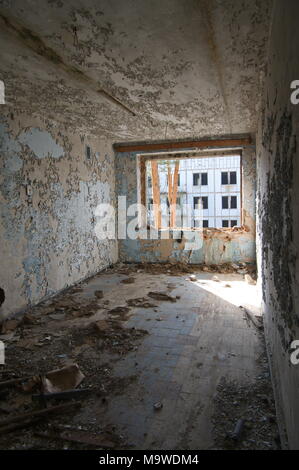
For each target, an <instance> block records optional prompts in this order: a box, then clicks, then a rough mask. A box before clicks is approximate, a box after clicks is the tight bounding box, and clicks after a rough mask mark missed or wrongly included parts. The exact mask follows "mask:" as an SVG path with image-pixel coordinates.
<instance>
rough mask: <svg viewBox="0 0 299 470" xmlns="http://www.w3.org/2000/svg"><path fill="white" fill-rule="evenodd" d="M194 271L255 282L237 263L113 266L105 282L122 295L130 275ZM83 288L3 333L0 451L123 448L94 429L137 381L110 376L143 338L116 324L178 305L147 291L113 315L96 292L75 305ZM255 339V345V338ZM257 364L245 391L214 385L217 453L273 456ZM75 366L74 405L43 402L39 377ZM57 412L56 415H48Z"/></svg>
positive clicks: (271, 412) (270, 405)
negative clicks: (112, 277) (115, 284)
mask: <svg viewBox="0 0 299 470" xmlns="http://www.w3.org/2000/svg"><path fill="white" fill-rule="evenodd" d="M198 271H204V272H205V271H206V272H222V273H234V272H238V273H242V274H243V275H249V277H250V282H255V278H256V276H255V266H252V265H246V264H245V263H241V264H235V265H221V266H205V265H203V266H196V267H195V266H190V265H188V266H187V265H181V264H175V265H173V264H166V265H160V264H142V265H132V264H130V265H127V264H118V265H116V266H113V267H111V268H108V269H106V270H105V272H106V273H108V274H109V273H110V274H112V273H117V274H118V275H119V274H122V275H123V274H125V275H127V278H125V279H121V280H120V282H121V283H123V284H128V285H130V284H134V282H135V278H134V273H142V272H146V273H151V274H161V273H164V274H168V275H172V274H174V275H179V274H184V273H190V274H191V275H192V273H194V272H198ZM97 276H101V273H99V274H98V275H97ZM97 276H95V278H96V277H97ZM190 281H192V279H191V277H190ZM87 283H88V281H84V283H81V284H78V285H77V286H75V287H72V288H69V289H67V290H65V291H64V292H62V293H60V294H59V295H56V296H55V297H52V298H50V299H47V300H45V301H44V302H42V303H40V304H39V305H37V306H35V307H33V308H30V309H28V310H27V311H26V312H25V314H24V315H22V316H18V317H15V318H13V319H9V320H7V321H6V322H4V323H3V324H2V331H1V335H0V339H2V340H3V341H5V343H6V365H5V366H0V382H1V383H0V449H61V448H71V449H86V448H98V449H126V448H129V447H130V443H128V442H126V439H125V438H124V436H123V435H122V434H121V433H120V432H119V430H118V429H117V428H116V426H115V424H114V423H109V424H108V425H107V423H106V424H105V425H104V424H102V423H101V413H102V411H103V410H104V409H105V406H107V403H108V401H111V400H113V397H115V396H117V395H120V394H125V393H126V389H127V387H128V386H131V385H132V384H134V382H135V381H136V380H137V378H138V373H136V374H133V375H127V376H124V377H115V376H114V375H113V368H114V365H115V364H116V363H117V362H118V361H119V360H120V359H121V358H123V357H124V356H125V355H127V354H128V353H130V352H132V351H135V350H137V349H138V347H139V345H140V344H141V342H142V339H143V338H144V337H145V336H146V335H147V334H148V332H147V331H146V330H144V329H138V328H128V327H126V326H125V324H124V322H126V320H127V319H128V318H129V317H130V315H131V309H133V308H134V307H136V306H138V307H143V308H149V309H154V311H156V310H155V307H156V304H155V302H156V301H159V300H164V301H168V302H170V303H171V302H176V300H177V298H179V297H177V298H176V297H174V296H171V295H170V294H169V292H170V291H171V289H172V287H171V286H170V288H169V289H168V292H166V293H161V292H158V293H157V292H151V291H149V292H148V293H147V294H148V295H142V296H137V295H135V296H133V297H132V298H131V299H127V300H126V302H119V305H115V301H114V302H112V299H109V297H107V296H106V295H104V294H105V293H103V291H101V290H95V291H94V292H93V295H92V296H89V297H86V296H83V295H82V296H81V292H82V289H83V286H86V284H87ZM143 294H144V293H143ZM159 295H160V297H159ZM161 295H162V296H164V297H163V298H161ZM114 300H115V299H114ZM111 303H112V304H113V306H112V307H111ZM259 334H260V335H261V341H263V338H262V336H263V332H262V331H261V328H260V330H259ZM259 361H260V365H261V367H262V368H263V372H262V374H261V377H260V379H259V380H258V381H257V382H256V384H252V383H251V384H250V386H249V387H247V386H246V384H244V385H241V386H240V384H236V383H233V382H228V381H227V380H222V381H221V382H220V383H219V385H218V388H217V393H216V395H215V413H214V417H213V424H214V434H215V446H216V448H221V449H226V448H253V449H255V448H275V445H274V444H273V443H275V442H276V443H277V447H278V446H279V438H278V435H277V426H276V419H275V408H274V401H273V396H272V389H271V382H270V378H269V372H268V363H267V359H266V356H265V355H264V356H263V357H261V358H259ZM74 365H75V366H76V367H77V369H78V370H79V371H80V374H81V379H80V380H81V381H80V384H78V385H77V386H76V387H75V388H76V390H77V391H80V390H81V391H82V394H83V396H82V395H80V393H78V399H77V397H76V396H75V395H76V393H75V394H74V396H70V397H67V399H63V398H61V397H60V398H57V399H55V398H51V397H50V398H49V399H48V398H46V397H45V388H44V384H45V383H46V382H45V381H46V379H45V378H46V377H47V374H48V373H49V372H50V371H53V370H60V369H63V370H64V368H67V367H73V366H74ZM77 369H76V370H77ZM78 370H77V372H78ZM82 377H84V378H83V379H82ZM18 379H20V380H18ZM14 380H15V383H6V384H5V383H4V382H6V381H14ZM57 390H58V392H59V390H60V389H59V387H58V389H57ZM62 391H65V389H63V388H62ZM83 392H84V393H83ZM70 403H73V404H74V407H72V406H70V405H69V404H70ZM76 404H77V407H76ZM57 405H59V406H62V408H61V409H60V408H59V409H58V411H57V413H55V412H53V415H52V414H50V412H51V408H52V407H54V406H57ZM95 409H96V413H95V412H94V410H95ZM39 412H42V413H40V415H39V414H38V413H39ZM44 412H45V414H43V413H44ZM48 412H49V413H48ZM21 415H24V416H23V417H22V416H21ZM243 420H244V421H243ZM236 425H239V428H241V429H240V432H239V429H238V428H237V431H236ZM234 431H235V432H236V433H237V434H238V432H239V434H240V436H239V434H238V435H237V436H235V435H234Z"/></svg>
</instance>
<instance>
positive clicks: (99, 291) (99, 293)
mask: <svg viewBox="0 0 299 470" xmlns="http://www.w3.org/2000/svg"><path fill="white" fill-rule="evenodd" d="M94 295H95V296H96V297H97V298H98V299H102V298H103V297H104V293H103V291H102V290H96V291H95V292H94Z"/></svg>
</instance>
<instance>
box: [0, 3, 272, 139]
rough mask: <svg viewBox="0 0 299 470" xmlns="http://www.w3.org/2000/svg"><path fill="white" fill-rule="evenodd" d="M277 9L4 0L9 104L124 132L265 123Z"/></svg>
mask: <svg viewBox="0 0 299 470" xmlns="http://www.w3.org/2000/svg"><path fill="white" fill-rule="evenodd" d="M270 7H271V0H84V1H81V0H69V1H63V0H48V1H46V0H38V1H37V0H13V1H10V0H0V13H1V17H0V41H1V62H0V78H2V80H4V82H5V86H6V98H7V102H8V105H9V106H10V108H11V110H12V111H13V110H15V111H23V110H24V111H26V112H28V113H30V114H32V115H44V116H46V117H47V118H48V119H49V120H50V121H51V120H53V121H58V122H59V123H61V124H63V125H66V126H71V127H72V128H73V130H74V131H75V132H80V133H86V132H88V133H95V134H98V135H101V134H106V135H108V136H109V137H112V138H113V139H114V140H118V141H119V140H123V141H128V140H145V139H164V138H167V139H170V138H188V137H194V136H196V137H200V136H206V135H218V134H230V133H247V132H255V131H256V128H257V117H258V110H259V101H260V91H261V82H262V79H263V74H264V67H265V56H266V47H267V39H268V32H269V24H270V16H271V15H270V10H271V8H270ZM114 98H115V99H116V100H118V101H119V102H120V103H118V102H116V101H113V99H114ZM134 114H135V115H134Z"/></svg>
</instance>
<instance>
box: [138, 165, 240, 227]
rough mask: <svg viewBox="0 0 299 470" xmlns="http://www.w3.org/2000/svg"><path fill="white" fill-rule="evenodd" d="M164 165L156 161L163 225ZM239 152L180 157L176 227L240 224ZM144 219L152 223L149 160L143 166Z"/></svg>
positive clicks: (165, 202) (165, 201)
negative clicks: (144, 183) (221, 155)
mask: <svg viewBox="0 0 299 470" xmlns="http://www.w3.org/2000/svg"><path fill="white" fill-rule="evenodd" d="M168 165H170V166H171V168H172V173H173V168H174V162H173V161H171V162H170V163H167V161H163V162H159V164H158V168H159V179H160V197H161V206H162V214H163V218H164V223H163V226H166V225H167V218H168V212H169V209H168V207H169V205H168V183H167V171H168ZM240 188H241V171H240V156H225V157H205V158H190V159H182V160H180V167H179V181H178V192H177V220H176V226H177V227H180V226H181V227H198V228H201V227H203V228H208V227H210V228H228V227H234V226H240V225H241V195H240ZM147 196H148V221H149V223H153V210H152V204H153V197H152V185H151V172H150V164H148V167H147Z"/></svg>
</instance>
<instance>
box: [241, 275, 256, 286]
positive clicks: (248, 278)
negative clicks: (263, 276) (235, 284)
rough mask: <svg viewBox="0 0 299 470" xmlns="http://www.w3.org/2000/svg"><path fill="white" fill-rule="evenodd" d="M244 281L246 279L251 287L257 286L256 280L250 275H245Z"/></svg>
mask: <svg viewBox="0 0 299 470" xmlns="http://www.w3.org/2000/svg"><path fill="white" fill-rule="evenodd" d="M244 279H245V281H246V282H247V284H251V285H255V284H256V280H255V279H253V278H252V277H251V276H250V274H245V276H244Z"/></svg>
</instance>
